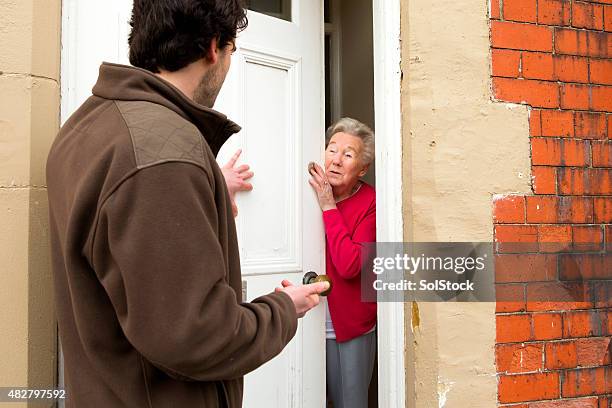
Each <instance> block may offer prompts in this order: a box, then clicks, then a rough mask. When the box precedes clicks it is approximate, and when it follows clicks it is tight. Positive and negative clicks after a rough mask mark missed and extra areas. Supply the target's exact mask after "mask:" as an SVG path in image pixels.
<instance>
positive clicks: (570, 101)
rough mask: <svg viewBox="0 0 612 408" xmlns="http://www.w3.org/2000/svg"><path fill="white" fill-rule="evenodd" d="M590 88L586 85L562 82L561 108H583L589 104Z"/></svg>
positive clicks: (586, 107) (587, 107)
mask: <svg viewBox="0 0 612 408" xmlns="http://www.w3.org/2000/svg"><path fill="white" fill-rule="evenodd" d="M590 100H591V88H590V87H589V86H588V85H577V84H562V85H561V99H560V106H561V108H562V109H583V110H587V109H589V106H590Z"/></svg>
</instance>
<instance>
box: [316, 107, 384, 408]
mask: <svg viewBox="0 0 612 408" xmlns="http://www.w3.org/2000/svg"><path fill="white" fill-rule="evenodd" d="M326 144H327V147H326V150H325V170H323V169H322V168H321V167H320V166H318V165H316V164H311V166H310V168H309V171H310V175H311V176H312V178H311V179H310V180H309V183H310V185H311V186H312V187H313V189H314V190H315V192H316V193H317V197H318V200H319V205H320V207H321V210H322V212H323V222H324V224H325V236H326V247H327V254H326V270H327V275H328V276H329V277H330V278H331V280H332V283H333V290H332V291H331V293H330V294H329V296H328V298H327V299H328V313H327V322H326V352H327V370H326V371H327V389H328V396H329V397H330V399H331V400H332V402H333V406H334V408H360V407H363V408H367V405H368V385H369V383H370V379H371V376H372V369H373V366H374V357H375V352H376V332H375V325H376V303H373V302H362V301H361V276H360V275H361V252H362V251H361V250H362V243H364V242H375V241H376V194H375V191H374V189H373V188H372V187H371V186H370V185H368V184H366V183H365V182H363V181H361V180H360V179H359V178H360V177H363V176H364V175H365V174H366V173H367V171H368V167H369V165H370V163H371V162H372V160H373V158H374V134H373V132H372V130H371V129H370V128H369V127H367V126H366V125H364V124H363V123H361V122H359V121H357V120H355V119H350V118H342V119H340V120H339V121H338V122H337V123H335V124H333V125H332V126H330V127H329V129H328V130H327V133H326Z"/></svg>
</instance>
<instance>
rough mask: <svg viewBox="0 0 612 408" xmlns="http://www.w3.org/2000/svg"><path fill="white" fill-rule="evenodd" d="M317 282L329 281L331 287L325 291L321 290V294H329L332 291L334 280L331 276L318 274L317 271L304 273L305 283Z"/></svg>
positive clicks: (303, 279)
mask: <svg viewBox="0 0 612 408" xmlns="http://www.w3.org/2000/svg"><path fill="white" fill-rule="evenodd" d="M316 282H329V289H327V290H326V291H325V292H321V294H320V295H321V296H327V295H329V292H331V290H332V281H331V279H330V278H329V276H327V275H318V274H317V273H316V272H313V271H308V272H306V273H305V274H304V277H303V278H302V283H303V284H304V285H308V284H310V283H316Z"/></svg>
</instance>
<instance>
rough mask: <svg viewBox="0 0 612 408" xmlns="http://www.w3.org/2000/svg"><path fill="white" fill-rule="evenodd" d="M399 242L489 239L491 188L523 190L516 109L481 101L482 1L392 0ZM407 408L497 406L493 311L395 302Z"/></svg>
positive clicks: (485, 86)
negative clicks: (397, 46) (399, 137)
mask: <svg viewBox="0 0 612 408" xmlns="http://www.w3.org/2000/svg"><path fill="white" fill-rule="evenodd" d="M401 7H402V11H401V21H402V23H401V24H402V28H401V30H402V63H401V68H402V71H403V80H402V115H403V119H402V122H403V140H404V142H403V144H404V152H403V154H404V163H403V165H404V189H403V193H404V208H405V214H404V216H405V237H404V239H405V240H406V241H449V242H453V241H457V242H460V241H470V242H471V241H489V242H490V241H491V240H492V235H493V224H492V213H491V203H492V196H493V194H496V193H509V192H521V193H528V192H530V160H529V140H528V135H529V132H528V113H527V110H526V108H525V107H524V106H519V105H509V104H503V103H497V102H493V101H492V100H491V83H490V79H489V78H490V76H489V72H490V58H489V28H488V19H487V2H486V1H483V0H438V1H431V0H402V4H401ZM406 316H408V317H407V319H408V320H411V321H409V322H407V327H408V332H407V334H406V336H407V341H406V344H407V350H406V362H407V367H406V368H407V406H409V407H411V408H412V407H418V408H432V407H452V408H456V407H459V408H463V407H473V408H477V407H482V408H490V407H494V406H496V403H497V382H496V376H495V354H494V346H495V305H494V304H492V303H469V304H468V303H455V304H451V303H444V304H442V303H437V304H436V303H418V304H416V303H415V304H412V305H411V304H407V305H406Z"/></svg>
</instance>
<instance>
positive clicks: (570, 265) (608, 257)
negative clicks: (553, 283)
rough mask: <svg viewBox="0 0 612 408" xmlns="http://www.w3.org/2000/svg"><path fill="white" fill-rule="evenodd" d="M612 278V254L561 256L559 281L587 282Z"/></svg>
mask: <svg viewBox="0 0 612 408" xmlns="http://www.w3.org/2000/svg"><path fill="white" fill-rule="evenodd" d="M610 278H612V254H577V253H575V254H561V255H559V279H560V280H562V281H571V280H575V281H581V282H582V281H585V280H592V279H610Z"/></svg>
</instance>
